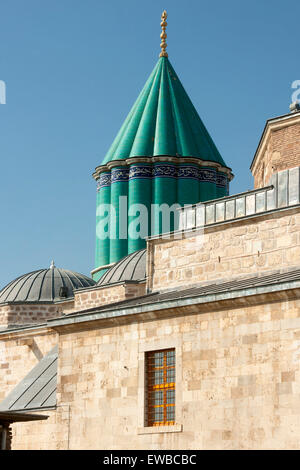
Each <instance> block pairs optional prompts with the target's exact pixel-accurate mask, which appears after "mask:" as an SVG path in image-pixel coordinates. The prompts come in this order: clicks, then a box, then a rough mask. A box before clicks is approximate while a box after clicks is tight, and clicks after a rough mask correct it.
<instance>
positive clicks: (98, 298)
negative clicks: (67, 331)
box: [66, 281, 146, 313]
mask: <svg viewBox="0 0 300 470" xmlns="http://www.w3.org/2000/svg"><path fill="white" fill-rule="evenodd" d="M145 288H146V283H145V282H133V281H131V282H120V283H117V284H112V285H109V286H98V287H97V286H96V287H94V288H93V289H86V290H83V291H82V292H81V291H77V292H75V303H74V308H73V309H70V310H69V311H68V312H66V313H74V312H76V311H80V310H85V309H89V308H95V307H101V306H102V305H106V304H111V303H114V302H120V301H122V300H126V299H132V298H134V297H139V296H141V295H144V294H145Z"/></svg>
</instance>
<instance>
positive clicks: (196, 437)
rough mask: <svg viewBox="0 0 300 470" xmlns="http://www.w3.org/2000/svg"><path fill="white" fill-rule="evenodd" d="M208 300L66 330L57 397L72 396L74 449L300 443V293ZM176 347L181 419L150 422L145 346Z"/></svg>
mask: <svg viewBox="0 0 300 470" xmlns="http://www.w3.org/2000/svg"><path fill="white" fill-rule="evenodd" d="M201 308H202V307H200V306H199V307H198V313H195V312H197V308H196V307H195V306H194V307H193V309H192V307H191V312H192V311H193V312H194V313H193V314H190V315H189V314H188V313H186V314H185V315H182V316H176V309H174V311H173V312H172V313H173V316H172V315H171V316H170V317H169V318H161V319H159V320H153V321H146V322H143V321H132V322H131V323H128V324H126V325H122V326H121V327H120V326H117V325H116V326H114V327H107V325H106V327H104V328H101V326H100V325H98V327H94V328H93V329H89V330H86V331H73V332H66V333H63V334H61V336H60V348H59V349H60V356H59V381H58V403H59V405H63V406H65V407H66V406H70V429H71V432H70V435H69V448H70V449H145V448H146V449H149V450H152V449H182V448H186V449H298V448H299V445H300V438H299V436H300V407H299V402H300V360H299V359H300V301H299V299H295V300H282V301H277V302H276V301H274V299H273V298H272V294H268V295H267V296H266V297H265V298H264V303H258V304H257V305H245V306H244V307H243V308H241V307H239V308H234V307H233V308H231V309H229V308H226V309H223V310H222V309H220V308H218V309H215V308H214V305H213V304H212V305H211V309H210V311H207V310H206V311H205V312H203V311H201ZM90 327H91V325H89V328H90ZM168 347H175V350H176V367H177V373H176V390H177V391H176V424H177V427H176V429H172V428H170V429H169V432H168V430H166V429H163V430H160V429H159V427H158V428H155V429H150V430H149V428H147V427H146V428H145V429H144V431H143V429H141V422H140V421H139V419H140V416H141V415H143V413H144V410H143V406H144V401H143V396H144V389H143V386H144V385H143V377H144V374H145V370H144V369H143V367H144V366H143V364H144V362H143V361H142V360H141V356H142V355H143V354H144V353H143V351H145V350H157V349H164V348H168ZM40 426H42V427H43V428H44V427H46V426H47V423H46V422H45V423H41V424H40ZM162 431H163V432H162ZM45 433H48V431H41V438H40V439H42V440H43V441H44V434H45ZM54 438H55V439H56V441H57V440H58V437H56V436H54ZM64 440H65V439H64ZM19 442H22V438H21V437H20V441H19ZM13 445H15V446H16V447H15V448H17V443H15V444H14V443H13ZM49 445H51V446H52V445H56V444H55V443H53V442H51V443H50V442H49ZM40 446H41V444H40V440H39V438H38V437H37V441H36V446H35V448H40Z"/></svg>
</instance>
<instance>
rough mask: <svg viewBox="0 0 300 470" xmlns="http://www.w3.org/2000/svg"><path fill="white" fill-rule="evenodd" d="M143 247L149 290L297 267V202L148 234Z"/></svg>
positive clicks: (299, 217)
mask: <svg viewBox="0 0 300 470" xmlns="http://www.w3.org/2000/svg"><path fill="white" fill-rule="evenodd" d="M148 250H149V256H148V273H149V276H148V289H149V290H152V291H156V290H163V289H170V288H175V287H179V286H181V287H183V286H185V285H192V284H198V283H199V282H209V281H212V280H222V279H223V280H224V279H227V280H229V279H230V278H238V277H240V276H244V277H245V276H250V275H251V274H253V275H255V274H256V273H262V272H266V271H272V270H275V269H280V268H291V267H292V266H299V265H300V211H299V207H298V208H289V209H286V210H283V211H277V212H274V213H269V214H264V215H259V216H255V217H251V218H247V219H244V220H234V221H232V222H225V223H221V224H219V225H217V226H214V227H205V228H204V230H203V231H200V232H199V234H197V233H196V234H195V235H194V233H193V232H191V233H187V234H186V235H185V234H183V238H182V239H176V238H174V237H172V238H171V239H170V240H166V239H163V238H158V239H153V240H150V241H149V247H148Z"/></svg>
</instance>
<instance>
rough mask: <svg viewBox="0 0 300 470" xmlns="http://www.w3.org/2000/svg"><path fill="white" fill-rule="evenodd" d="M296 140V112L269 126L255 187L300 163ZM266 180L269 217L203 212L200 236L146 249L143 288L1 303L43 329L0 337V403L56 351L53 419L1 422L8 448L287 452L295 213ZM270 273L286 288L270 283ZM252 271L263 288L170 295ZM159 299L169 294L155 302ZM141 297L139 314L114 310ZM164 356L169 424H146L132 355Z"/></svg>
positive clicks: (294, 420)
mask: <svg viewBox="0 0 300 470" xmlns="http://www.w3.org/2000/svg"><path fill="white" fill-rule="evenodd" d="M299 138H300V113H296V114H295V115H289V116H283V117H281V118H278V119H275V120H271V121H269V123H268V124H267V126H266V129H265V132H264V135H263V138H262V140H261V142H260V145H259V147H258V151H257V153H256V156H255V159H254V161H253V164H252V172H253V175H254V178H255V186H256V187H262V186H263V185H265V184H268V182H269V180H270V177H271V176H272V175H274V174H275V173H276V172H278V171H281V170H286V169H288V168H293V167H294V166H300V160H299V156H300V153H299V148H300V145H299V144H300V142H299ZM296 173H297V172H295V173H294V170H293V171H292V173H290V172H288V173H287V175H286V180H287V181H289V180H292V179H293V180H297V178H298V177H297V175H296ZM297 174H298V176H299V172H298V173H297ZM295 175H296V177H295ZM276 178H277V180H278V188H277V189H278V191H277V192H276V195H275V196H274V199H276V202H278V199H279V197H277V196H278V195H282V194H283V193H284V194H285V196H286V198H285V199H282V201H283V202H282V201H281V203H278V204H277V205H274V207H272V208H270V207H268V205H267V204H266V203H265V205H264V207H262V206H259V205H258V204H257V201H259V200H260V199H261V195H258V196H256V194H255V195H254V198H253V200H254V201H255V202H254V211H253V212H251V213H250V214H249V212H248V213H247V211H245V213H243V214H242V216H241V215H240V218H238V215H237V211H236V206H234V207H235V209H234V210H233V213H234V214H235V216H233V219H230V220H224V218H223V219H222V220H220V219H218V210H217V207H215V206H216V205H217V203H214V202H213V203H210V205H211V206H212V210H211V212H213V218H210V219H209V223H210V225H207V219H206V225H205V227H204V229H203V230H202V231H198V230H197V229H196V228H195V226H194V227H192V228H191V227H190V228H189V227H187V226H184V227H183V232H182V237H181V238H176V236H175V234H170V237H169V239H165V238H163V237H162V236H159V237H157V238H154V237H153V238H152V239H149V240H148V243H147V275H146V279H147V280H146V282H126V281H125V282H120V283H116V284H112V285H110V286H94V287H93V288H88V289H80V290H77V291H75V298H74V301H73V300H72V301H68V302H65V303H64V302H61V303H58V304H55V306H54V307H52V308H54V309H56V310H51V311H50V310H49V311H48V310H45V309H43V308H41V309H40V310H39V311H40V314H39V315H37V316H35V315H36V314H34V312H37V310H33V309H32V310H30V306H28V305H27V306H26V308H27V307H28V309H27V310H26V309H24V310H22V307H21V306H19V305H16V306H15V307H12V308H13V310H12V311H11V312H10V310H9V309H8V306H7V305H3V306H2V307H1V309H2V312H1V313H2V318H4V317H5V319H6V320H5V321H7V319H8V318H9V321H13V317H14V319H16V318H17V317H18V316H19V317H18V318H19V319H20V321H23V322H25V323H28V318H29V317H30V319H31V320H32V322H35V321H37V320H38V321H39V322H41V319H44V320H48V322H47V321H45V324H46V325H47V326H45V325H43V326H37V325H32V326H31V327H25V328H23V327H22V326H21V325H20V327H19V328H16V329H14V330H13V329H12V330H10V331H9V330H7V331H2V332H0V400H1V399H3V398H4V397H5V396H7V394H8V393H9V392H10V391H11V390H12V389H13V388H14V387H15V385H17V384H18V383H19V382H20V381H21V380H22V379H23V378H24V376H25V375H26V374H27V373H28V372H29V371H30V370H31V369H32V368H33V367H34V366H35V365H36V364H37V362H38V361H40V359H41V358H42V357H43V356H44V355H45V354H46V353H48V352H49V351H50V350H51V349H52V347H53V346H54V345H55V344H58V370H57V377H58V383H57V406H56V409H50V410H43V412H44V413H45V414H47V415H49V418H48V420H47V421H40V422H31V423H18V424H14V425H13V426H12V430H13V440H12V448H13V449H112V450H114V449H132V450H135V449H148V450H155V449H159V450H166V449H174V450H175V449H299V445H300V438H299V436H300V406H299V403H300V278H299V269H300V203H299V198H298V199H296V200H293V198H290V195H291V196H293V192H292V191H290V190H289V189H288V188H291V187H293V188H294V186H288V184H287V185H286V186H284V185H282V184H281V182H280V181H281V179H280V178H279V177H276ZM279 180H280V181H279ZM294 183H295V181H293V184H294ZM296 183H297V182H296ZM296 186H297V184H296ZM296 186H295V188H296ZM299 187H300V186H299V185H298V189H299ZM268 191H273V189H272V187H271V188H269V189H268V188H267V190H266V193H267V192H268ZM263 193H264V191H263V192H262V194H263ZM290 193H291V194H290ZM274 194H275V192H274V193H273V195H274ZM252 196H253V194H252V195H250V194H249V195H248V196H247V195H246V196H245V195H244V196H243V198H247V197H248V198H249V197H252ZM264 197H265V201H266V200H267V196H264ZM237 198H239V199H241V196H237ZM229 199H230V198H228V201H229ZM228 201H227V202H228ZM229 202H230V201H229ZM279 202H280V201H279ZM222 203H224V201H222V202H221V204H222ZM224 207H226V203H225V206H224ZM224 207H223V209H224ZM232 207H233V205H232ZM258 209H259V210H260V209H261V213H257V212H258ZM208 212H209V211H208ZM223 212H224V213H226V210H225V209H224V211H223ZM217 219H218V220H217ZM280 271H281V274H282V273H283V272H284V274H283V276H285V275H286V273H292V275H291V279H292V280H291V281H290V282H286V283H284V282H283V281H282V282H281V284H280V282H279V281H278V280H277V279H276V276H277V275H278V276H279V275H281V274H280ZM275 272H276V273H277V274H276V276H274V273H275ZM266 274H272V276H271V277H272V279H273V280H272V282H273V284H272V283H271V284H270V283H269V284H268V283H267V284H263V283H262V284H260V287H259V288H258V289H256V288H253V289H252V288H249V289H248V290H247V288H241V287H240V286H241V284H239V287H237V283H232V284H233V285H234V286H235V287H233V288H231V290H229V291H228V292H225V291H224V289H223V291H222V290H221V291H219V292H218V291H217V293H216V294H212V295H211V294H210V293H209V294H207V295H204V294H203V295H202V294H201V295H202V298H200V297H201V296H200V294H199V297H198V298H197V296H196V295H194V294H192V295H191V296H190V297H187V296H185V297H184V298H183V297H181V295H180V289H183V288H185V289H187V288H190V287H192V286H198V287H199V286H201V287H202V286H203V285H205V284H210V285H213V284H218V283H220V282H221V281H223V282H224V281H234V280H237V279H241V278H243V279H246V278H248V280H249V278H252V277H253V279H255V278H257V277H262V276H263V275H266ZM293 276H294V277H293ZM243 282H244V280H243ZM251 282H252V281H251ZM264 282H265V280H264ZM250 285H251V283H250ZM248 286H249V284H248ZM235 289H236V290H235ZM243 289H244V290H243ZM169 290H172V291H173V293H175V294H177V295H175V296H174V297H173V298H172V299H171V300H170V302H169V303H168V302H166V301H165V300H162V299H166V298H167V297H164V296H165V295H166V294H168V291H169ZM155 292H156V293H157V294H155ZM210 292H211V291H210ZM212 292H213V291H212ZM146 293H150V295H149V296H148V297H147V298H146V303H145V304H143V306H141V305H142V304H141V303H139V302H138V301H137V302H135V301H134V302H128V305H129V306H127V310H126V302H125V301H126V300H129V299H134V298H138V297H142V296H144V295H145V294H146ZM155 296H156V297H155ZM151 299H152V300H151ZM153 299H154V300H153ZM144 300H145V299H144ZM118 302H121V303H120V304H118ZM140 302H141V300H140ZM103 305H107V306H109V305H111V307H110V308H109V309H108V308H107V309H106V308H105V309H103V310H100V308H101V307H102V306H103ZM9 307H10V306H9ZM17 307H18V309H17ZM41 307H43V306H42V305H41ZM97 308H98V311H97ZM89 309H92V310H91V311H90V312H89V311H88V310H89ZM93 309H94V310H93ZM0 311H1V310H0ZM30 311H31V312H32V315H29V312H30ZM54 314H56V316H57V317H58V318H57V320H54V319H53V318H52V317H53V315H54ZM68 314H71V315H68ZM9 315H11V317H9ZM3 321H4V320H3ZM14 322H15V320H14ZM169 348H172V349H175V361H176V377H175V387H176V392H175V407H176V408H175V410H176V413H175V424H174V425H170V426H152V427H151V426H148V422H147V401H146V385H147V382H146V378H147V368H146V354H147V353H148V352H151V351H159V350H163V349H169ZM39 412H40V411H39Z"/></svg>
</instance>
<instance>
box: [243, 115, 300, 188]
mask: <svg viewBox="0 0 300 470" xmlns="http://www.w3.org/2000/svg"><path fill="white" fill-rule="evenodd" d="M298 166H300V114H299V113H295V114H289V115H287V116H284V117H282V118H276V119H272V120H270V121H268V123H267V125H266V128H265V131H264V134H263V136H262V139H261V141H260V144H259V146H258V149H257V152H256V155H255V157H254V160H253V162H252V165H251V171H252V174H253V177H254V187H255V188H262V187H263V186H267V184H269V181H270V178H271V176H272V174H274V173H277V172H278V171H281V170H286V169H288V168H294V167H298Z"/></svg>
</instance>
